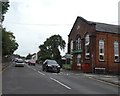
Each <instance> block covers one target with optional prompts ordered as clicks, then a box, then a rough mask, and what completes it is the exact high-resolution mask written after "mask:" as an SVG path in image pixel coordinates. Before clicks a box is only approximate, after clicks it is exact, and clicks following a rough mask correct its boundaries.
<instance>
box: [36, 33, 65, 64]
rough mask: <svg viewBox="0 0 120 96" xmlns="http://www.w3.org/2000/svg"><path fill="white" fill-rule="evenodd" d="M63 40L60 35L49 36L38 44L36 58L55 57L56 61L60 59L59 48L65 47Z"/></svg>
mask: <svg viewBox="0 0 120 96" xmlns="http://www.w3.org/2000/svg"><path fill="white" fill-rule="evenodd" d="M65 44H66V43H65V41H64V40H63V39H62V37H61V36H60V35H53V36H51V37H50V38H47V39H46V41H45V42H44V44H43V45H40V46H39V49H40V51H39V54H38V58H41V60H45V59H55V60H56V61H58V62H59V61H60V60H61V55H60V51H59V50H60V49H61V50H63V49H64V48H65Z"/></svg>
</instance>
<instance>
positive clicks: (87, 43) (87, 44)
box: [85, 34, 90, 59]
mask: <svg viewBox="0 0 120 96" xmlns="http://www.w3.org/2000/svg"><path fill="white" fill-rule="evenodd" d="M85 58H86V59H90V36H89V34H87V35H86V37H85Z"/></svg>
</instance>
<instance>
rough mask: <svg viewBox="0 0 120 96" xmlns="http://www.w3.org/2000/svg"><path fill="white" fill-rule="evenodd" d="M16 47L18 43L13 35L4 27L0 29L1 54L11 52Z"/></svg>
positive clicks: (9, 53)
mask: <svg viewBox="0 0 120 96" xmlns="http://www.w3.org/2000/svg"><path fill="white" fill-rule="evenodd" d="M17 48H18V43H16V40H15V36H14V35H13V33H12V32H7V31H6V29H5V28H4V29H3V30H2V56H6V55H11V54H13V53H14V51H15V50H17Z"/></svg>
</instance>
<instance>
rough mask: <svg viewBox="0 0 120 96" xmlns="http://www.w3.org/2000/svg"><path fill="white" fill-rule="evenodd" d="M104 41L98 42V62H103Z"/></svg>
mask: <svg viewBox="0 0 120 96" xmlns="http://www.w3.org/2000/svg"><path fill="white" fill-rule="evenodd" d="M104 45H105V44H104V40H99V60H100V61H104Z"/></svg>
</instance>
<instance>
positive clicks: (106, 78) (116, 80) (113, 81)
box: [85, 74, 120, 87]
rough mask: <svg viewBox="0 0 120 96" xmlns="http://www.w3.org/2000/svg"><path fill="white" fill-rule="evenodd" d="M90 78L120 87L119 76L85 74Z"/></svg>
mask: <svg viewBox="0 0 120 96" xmlns="http://www.w3.org/2000/svg"><path fill="white" fill-rule="evenodd" d="M85 75H86V76H89V77H90V78H93V79H97V80H101V81H104V82H108V83H111V84H114V85H118V86H119V87H120V77H119V76H118V75H103V74H85Z"/></svg>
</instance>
